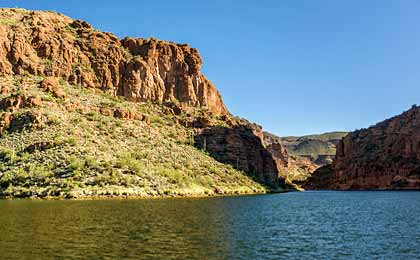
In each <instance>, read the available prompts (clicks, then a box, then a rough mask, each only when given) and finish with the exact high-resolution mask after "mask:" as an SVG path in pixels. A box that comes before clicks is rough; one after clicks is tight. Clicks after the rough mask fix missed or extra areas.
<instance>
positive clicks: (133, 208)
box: [0, 192, 420, 260]
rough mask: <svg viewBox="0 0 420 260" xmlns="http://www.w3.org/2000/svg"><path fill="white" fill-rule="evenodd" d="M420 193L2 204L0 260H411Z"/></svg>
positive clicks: (417, 239) (419, 247)
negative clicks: (314, 259)
mask: <svg viewBox="0 0 420 260" xmlns="http://www.w3.org/2000/svg"><path fill="white" fill-rule="evenodd" d="M419 222H420V192H304V193H298V192H294V193H285V194H273V195H261V196H242V197H218V198H202V199H150V200H148V199H142V200H102V201H27V200H14V201H6V200H3V201H1V200H0V259H10V260H14V259H31V260H32V259H43V260H48V259H250V260H251V259H252V260H254V259H313V258H317V259H418V258H419V257H420V223H419Z"/></svg>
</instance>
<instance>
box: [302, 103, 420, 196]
mask: <svg viewBox="0 0 420 260" xmlns="http://www.w3.org/2000/svg"><path fill="white" fill-rule="evenodd" d="M306 188H309V189H420V107H418V106H413V107H412V108H411V109H410V110H408V111H406V112H404V113H402V114H401V115H399V116H396V117H393V118H390V119H388V120H385V121H383V122H381V123H379V124H377V125H375V126H372V127H370V128H368V129H363V130H359V131H355V132H353V133H351V134H349V135H348V136H346V137H345V138H343V139H342V140H341V141H340V143H339V144H338V146H337V154H336V156H335V159H334V162H333V164H332V165H331V166H330V167H324V168H322V169H320V170H319V171H318V172H316V173H315V174H314V175H313V177H312V179H310V180H309V182H308V184H307V185H306Z"/></svg>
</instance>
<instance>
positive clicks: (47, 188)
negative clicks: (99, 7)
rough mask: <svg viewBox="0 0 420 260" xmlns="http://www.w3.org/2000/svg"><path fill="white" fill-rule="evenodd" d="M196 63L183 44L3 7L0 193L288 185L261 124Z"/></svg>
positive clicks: (176, 191) (254, 189)
mask: <svg viewBox="0 0 420 260" xmlns="http://www.w3.org/2000/svg"><path fill="white" fill-rule="evenodd" d="M201 64H202V60H201V57H200V55H199V54H198V51H197V50H196V49H194V48H191V47H190V46H188V45H186V44H175V43H172V42H166V41H161V40H157V39H142V38H124V39H118V38H117V37H116V36H114V35H113V34H111V33H104V32H100V31H97V30H95V29H94V28H92V27H91V26H90V25H89V24H88V23H86V22H84V21H80V20H73V19H71V18H69V17H66V16H64V15H61V14H57V13H54V12H48V11H46V12H44V11H42V12H41V11H27V10H23V9H0V75H1V76H0V93H1V94H0V108H1V110H0V133H1V138H0V161H1V164H0V167H1V170H0V196H1V197H61V198H62V197H64V198H85V197H97V196H140V197H145V196H197V195H199V196H201V195H214V194H241V193H264V192H270V191H274V190H275V191H279V190H288V189H290V188H292V186H293V185H289V184H286V183H285V178H284V177H282V175H281V174H280V171H279V165H278V162H279V161H278V158H277V157H276V156H275V155H274V154H273V153H271V152H270V151H269V150H268V149H267V148H266V147H265V144H264V141H263V134H262V128H261V127H260V126H258V125H256V124H252V123H250V122H248V121H247V120H245V119H240V118H237V117H234V116H232V115H231V114H230V113H229V111H228V110H227V108H226V106H225V105H224V103H223V101H222V98H221V96H220V94H219V92H218V91H217V89H216V88H215V87H214V85H213V84H212V83H211V82H210V81H209V80H208V79H207V78H206V77H205V76H204V75H203V74H202V73H201ZM281 151H282V150H280V154H277V156H287V155H284V154H282V152H281Z"/></svg>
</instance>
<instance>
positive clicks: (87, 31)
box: [0, 9, 228, 115]
mask: <svg viewBox="0 0 420 260" xmlns="http://www.w3.org/2000/svg"><path fill="white" fill-rule="evenodd" d="M0 17H2V19H4V20H5V21H10V22H8V23H0V73H2V74H18V75H24V74H25V73H30V74H34V75H41V76H50V77H56V78H63V79H64V80H66V81H68V82H70V83H72V84H75V85H76V84H78V85H82V86H85V87H91V88H99V89H102V90H104V91H107V92H110V93H112V94H114V95H121V96H124V97H126V98H127V99H130V100H133V101H145V100H154V101H157V102H165V101H172V102H179V103H180V106H181V107H183V108H188V107H202V108H206V109H208V110H209V111H210V112H212V113H214V114H218V115H225V114H228V110H227V109H226V107H225V105H224V104H223V101H222V98H221V96H220V94H219V92H218V91H217V89H216V88H215V87H214V85H213V84H212V83H211V82H210V81H209V80H208V79H207V78H206V77H205V76H204V75H203V74H202V73H201V65H202V60H201V57H200V55H199V53H198V51H197V50H196V49H194V48H191V47H190V46H188V45H186V44H175V43H171V42H165V41H160V40H156V39H140V38H137V39H133V38H125V39H123V40H120V39H118V38H117V37H116V36H115V35H113V34H111V33H105V32H99V31H97V30H94V29H93V28H92V27H91V26H90V25H89V24H88V23H86V22H84V21H79V20H72V19H71V18H68V17H66V16H64V15H61V14H57V13H54V12H42V11H26V10H22V9H0ZM53 81H54V78H48V79H47V82H46V83H45V84H46V85H51V84H54V85H55V84H56V82H53ZM47 83H49V84H47ZM52 90H53V91H54V92H53V93H54V95H58V96H61V94H63V92H59V91H56V89H52Z"/></svg>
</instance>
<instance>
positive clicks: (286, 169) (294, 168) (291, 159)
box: [263, 132, 319, 182]
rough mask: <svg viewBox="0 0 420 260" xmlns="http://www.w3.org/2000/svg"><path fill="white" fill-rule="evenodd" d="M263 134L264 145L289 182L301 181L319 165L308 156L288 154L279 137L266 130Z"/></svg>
mask: <svg viewBox="0 0 420 260" xmlns="http://www.w3.org/2000/svg"><path fill="white" fill-rule="evenodd" d="M263 135H264V143H265V146H266V147H267V150H268V151H269V152H270V153H271V154H272V155H273V158H274V160H275V162H276V164H277V168H278V169H279V171H280V175H281V176H282V177H283V178H286V179H288V180H289V181H290V182H295V181H302V180H305V179H306V178H307V177H308V176H309V174H310V173H312V172H313V171H315V170H316V169H317V168H318V167H319V166H318V165H316V164H315V163H313V162H312V161H311V160H309V159H308V158H305V157H302V156H296V155H292V154H290V153H289V152H288V150H287V148H286V146H285V145H284V144H283V143H282V141H281V138H280V137H277V136H275V135H273V134H271V133H268V132H264V134H263Z"/></svg>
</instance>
